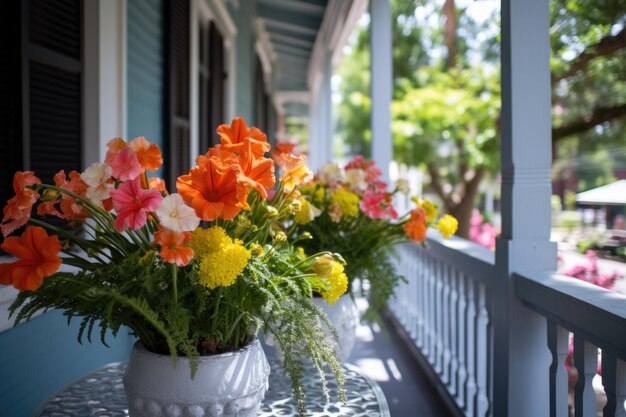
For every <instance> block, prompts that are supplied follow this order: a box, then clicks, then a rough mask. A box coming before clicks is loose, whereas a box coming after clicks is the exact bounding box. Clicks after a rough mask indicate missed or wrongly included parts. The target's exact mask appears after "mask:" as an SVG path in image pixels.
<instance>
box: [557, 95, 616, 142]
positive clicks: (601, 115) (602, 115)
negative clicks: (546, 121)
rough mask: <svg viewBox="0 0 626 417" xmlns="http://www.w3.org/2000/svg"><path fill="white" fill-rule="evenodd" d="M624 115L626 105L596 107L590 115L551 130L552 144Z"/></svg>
mask: <svg viewBox="0 0 626 417" xmlns="http://www.w3.org/2000/svg"><path fill="white" fill-rule="evenodd" d="M625 115H626V103H622V104H619V105H617V106H613V107H598V108H595V109H594V110H593V112H592V113H590V114H587V115H585V116H582V117H580V118H578V119H576V120H574V121H571V122H569V123H566V124H564V125H561V126H559V127H553V128H552V143H553V144H554V143H556V142H558V141H559V140H560V139H562V138H564V137H566V136H570V135H574V134H576V133H582V132H585V131H587V130H589V129H592V128H594V127H595V126H597V125H599V124H601V123H604V122H608V121H610V120H613V119H617V118H619V117H623V116H625Z"/></svg>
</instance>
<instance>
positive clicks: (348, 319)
mask: <svg viewBox="0 0 626 417" xmlns="http://www.w3.org/2000/svg"><path fill="white" fill-rule="evenodd" d="M313 303H314V304H315V305H316V306H318V307H319V308H320V309H321V310H322V311H323V312H324V313H326V315H327V316H328V319H329V320H330V322H331V323H332V324H333V326H334V327H335V329H336V330H337V336H339V346H338V348H337V356H339V359H341V361H342V362H345V361H346V360H347V359H348V357H349V356H350V354H351V353H352V349H354V343H355V342H356V326H357V325H358V324H359V312H358V310H357V307H356V304H354V301H353V300H352V297H350V295H348V294H344V295H342V296H341V297H339V299H338V300H337V301H335V302H334V303H333V304H328V303H327V302H326V300H324V299H323V298H321V297H315V298H313Z"/></svg>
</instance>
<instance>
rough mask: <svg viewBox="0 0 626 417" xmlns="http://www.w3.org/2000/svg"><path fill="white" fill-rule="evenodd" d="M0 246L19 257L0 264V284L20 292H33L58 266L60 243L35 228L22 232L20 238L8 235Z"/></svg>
mask: <svg viewBox="0 0 626 417" xmlns="http://www.w3.org/2000/svg"><path fill="white" fill-rule="evenodd" d="M0 247H1V248H2V249H3V250H5V251H7V252H8V253H10V254H11V255H14V256H16V257H18V258H20V259H19V260H18V261H15V262H10V263H3V264H0V284H4V285H9V284H13V286H14V287H15V288H17V289H18V290H20V291H34V290H36V289H37V288H39V287H40V286H41V284H42V283H43V279H44V278H45V277H47V276H50V275H52V274H54V273H55V272H56V271H57V270H58V269H59V266H61V258H59V252H60V251H61V242H59V238H58V237H57V236H48V233H46V231H45V230H44V229H43V228H42V227H39V226H33V227H29V228H27V229H26V231H25V232H24V234H23V235H22V236H21V237H16V236H11V237H8V238H6V239H5V240H4V242H3V243H2V245H0Z"/></svg>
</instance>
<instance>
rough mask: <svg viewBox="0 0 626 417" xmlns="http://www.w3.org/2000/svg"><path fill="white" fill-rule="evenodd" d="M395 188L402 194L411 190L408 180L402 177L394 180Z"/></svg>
mask: <svg viewBox="0 0 626 417" xmlns="http://www.w3.org/2000/svg"><path fill="white" fill-rule="evenodd" d="M396 189H397V190H398V191H400V192H401V193H402V194H404V195H408V194H409V193H410V192H411V187H410V186H409V181H408V180H406V179H404V178H400V179H399V180H397V181H396Z"/></svg>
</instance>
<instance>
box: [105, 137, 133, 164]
mask: <svg viewBox="0 0 626 417" xmlns="http://www.w3.org/2000/svg"><path fill="white" fill-rule="evenodd" d="M127 146H128V144H127V143H126V141H125V140H124V139H122V138H113V139H111V140H110V141H108V142H107V148H109V150H108V151H107V153H106V157H105V159H104V163H105V164H107V165H108V166H112V165H113V161H115V158H117V155H118V154H119V153H120V152H121V151H122V150H123V149H126V147H127Z"/></svg>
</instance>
